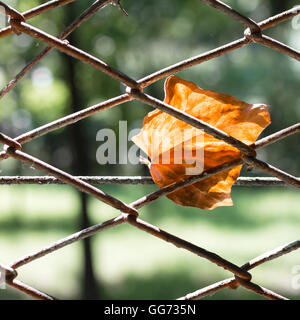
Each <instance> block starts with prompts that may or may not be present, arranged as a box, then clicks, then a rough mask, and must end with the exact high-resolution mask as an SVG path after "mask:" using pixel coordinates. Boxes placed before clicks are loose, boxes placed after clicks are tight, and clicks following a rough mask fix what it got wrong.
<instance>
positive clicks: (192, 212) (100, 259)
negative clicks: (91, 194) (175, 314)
mask: <svg viewBox="0 0 300 320" xmlns="http://www.w3.org/2000/svg"><path fill="white" fill-rule="evenodd" d="M101 188H102V189H103V190H104V191H105V192H107V193H110V194H112V195H114V196H116V197H118V198H119V199H121V200H123V201H125V202H127V203H129V202H131V201H133V200H135V199H136V198H138V197H140V196H143V195H145V194H146V193H148V192H150V191H151V190H154V189H155V187H154V186H102V187H101ZM233 200H234V206H233V207H224V208H217V209H215V210H213V211H202V210H198V209H194V208H186V207H180V206H177V205H176V204H174V203H173V202H171V201H170V200H168V199H166V198H163V199H159V200H158V201H156V202H154V203H152V204H150V205H148V206H146V207H145V208H143V209H142V210H141V218H142V219H144V220H146V221H148V222H150V223H152V224H154V225H156V226H158V227H160V228H161V229H164V230H166V231H168V232H170V233H172V234H175V235H177V236H179V237H182V238H183V239H185V240H188V241H191V242H193V243H194V244H197V245H199V246H201V247H203V248H205V249H207V250H210V251H213V252H215V253H217V254H219V255H221V256H222V257H224V258H226V259H229V260H230V261H232V262H233V263H236V264H238V265H241V264H243V263H245V262H246V261H248V260H249V259H251V258H254V257H255V256H257V255H260V254H261V253H263V252H265V251H267V250H271V249H274V248H276V247H277V246H280V245H283V244H285V243H287V242H290V241H293V240H295V239H297V238H299V222H300V215H299V209H298V202H299V196H298V194H297V190H294V189H292V188H256V189H253V188H245V187H235V188H234V189H233ZM0 203H1V214H0V248H1V250H0V263H3V264H5V263H6V264H9V263H11V262H12V261H14V260H15V259H17V258H19V257H21V256H23V255H26V254H28V253H30V252H32V251H34V250H37V249H39V248H41V247H43V246H46V245H49V244H50V243H52V242H54V241H56V240H59V239H60V238H63V237H65V236H68V235H70V234H71V233H73V232H76V231H78V230H79V227H78V225H79V222H78V221H79V219H78V218H79V200H78V198H77V193H76V192H75V191H74V190H73V189H72V188H71V187H68V186H53V185H47V186H13V187H12V186H11V187H6V186H5V187H4V186H1V190H0ZM89 211H90V217H91V219H92V222H93V224H94V223H100V222H103V221H105V220H107V219H110V218H112V217H115V216H117V215H118V212H117V210H115V209H112V208H111V207H109V206H107V205H105V204H103V203H100V202H99V201H97V200H95V199H93V198H90V199H89ZM92 245H93V258H94V269H95V274H96V277H97V280H98V282H99V293H100V295H101V297H102V298H104V299H108V298H109V299H174V298H178V297H180V296H182V295H185V294H187V293H189V292H191V291H194V290H197V289H199V288H201V287H203V286H206V285H209V284H212V283H213V282H216V281H220V280H222V279H224V278H226V277H230V276H231V274H230V273H229V272H227V271H225V270H223V269H221V268H219V267H217V266H215V265H213V264H212V263H210V262H208V261H206V260H204V259H202V258H199V257H197V256H195V255H193V254H191V253H189V252H187V251H185V250H182V249H178V248H176V247H174V246H173V245H172V244H169V243H166V242H164V241H162V240H160V239H157V238H155V237H153V236H151V235H149V234H146V233H144V232H142V231H140V230H138V229H136V228H134V227H133V226H131V225H127V224H126V225H125V224H124V225H120V226H118V227H115V228H112V229H109V230H105V231H104V232H102V233H99V234H97V235H95V236H93V237H92ZM82 249H83V247H82V242H79V243H75V244H72V245H70V246H67V247H65V248H63V249H61V250H59V251H56V252H54V253H52V254H50V255H47V256H45V257H43V258H41V259H39V260H37V261H34V262H32V263H30V264H28V265H25V266H23V267H21V268H20V269H19V279H20V280H23V281H24V282H26V283H27V284H29V285H31V286H33V287H36V288H38V289H40V290H42V291H45V292H47V293H49V294H50V295H54V296H57V297H58V298H61V299H76V298H80V296H81V276H82V275H81V272H82V261H83V251H82ZM298 264H300V259H299V253H298V252H297V251H295V252H293V253H290V254H289V255H286V256H284V257H281V258H279V259H276V260H274V261H272V262H268V263H266V264H264V265H261V266H259V267H258V268H256V269H255V270H253V271H252V274H253V281H254V282H256V283H258V284H261V285H262V286H264V287H267V288H269V289H271V290H275V291H277V292H278V293H281V294H283V295H286V296H288V297H290V298H294V299H299V298H300V290H295V289H293V288H292V285H291V282H292V277H293V274H292V268H293V267H294V266H295V265H298ZM11 298H13V299H24V298H27V297H26V296H25V295H23V294H19V293H18V292H17V291H16V290H14V289H11V288H7V290H0V299H11ZM257 298H259V297H258V296H257V295H255V294H253V293H251V292H249V291H247V290H245V289H242V288H240V289H237V290H230V289H227V290H224V291H221V292H219V293H218V294H216V295H214V296H211V297H207V299H257Z"/></svg>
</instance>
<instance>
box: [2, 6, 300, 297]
mask: <svg viewBox="0 0 300 320" xmlns="http://www.w3.org/2000/svg"><path fill="white" fill-rule="evenodd" d="M73 1H74V0H53V1H48V2H46V3H44V4H42V5H40V6H37V7H35V8H32V9H31V10H28V11H26V12H24V13H20V12H18V11H16V10H15V9H13V8H11V7H10V6H8V5H6V4H5V3H3V2H1V1H0V7H1V11H2V12H4V13H5V14H6V15H8V16H9V24H10V25H9V26H8V27H5V28H2V29H1V30H0V38H3V37H6V36H8V35H9V34H12V33H15V34H17V35H18V34H21V33H25V34H27V35H30V36H31V37H33V38H35V39H38V40H39V41H42V42H44V43H46V44H47V45H48V47H47V48H46V49H44V50H43V51H42V52H41V53H40V54H38V55H37V56H36V57H34V58H33V59H32V60H31V61H30V63H28V65H26V66H25V67H24V68H23V69H22V70H21V71H20V73H19V74H18V75H17V76H16V77H15V78H14V79H12V80H11V81H10V82H9V84H8V85H7V86H6V87H5V88H4V89H3V90H2V91H1V92H0V98H1V97H3V96H4V95H5V94H6V93H8V92H9V91H10V90H11V89H12V88H13V87H14V86H15V85H16V83H17V82H18V81H19V80H21V79H22V77H23V76H24V75H25V74H26V73H27V72H28V71H29V70H30V69H31V68H32V67H33V66H34V65H36V64H37V63H38V62H39V61H40V60H41V59H42V58H43V57H45V56H46V55H47V54H48V53H49V52H50V51H51V50H53V49H54V48H55V49H56V50H59V51H61V52H63V53H65V54H67V55H70V56H72V57H74V58H77V59H79V60H81V61H82V62H85V63H87V64H89V65H91V66H93V67H94V68H96V69H98V70H99V71H100V72H104V73H106V74H107V75H109V76H110V77H112V78H114V79H116V80H117V81H120V82H121V83H122V84H124V85H125V86H126V93H124V94H121V95H119V96H116V97H113V98H111V99H109V100H107V101H104V102H101V103H99V104H97V105H94V106H92V107H89V108H86V109H83V110H81V111H79V112H76V113H73V114H69V115H67V116H65V117H63V118H60V119H58V120H56V121H53V122H50V123H48V124H45V125H43V126H41V127H38V128H36V129H34V130H32V131H29V132H26V133H24V134H22V135H20V136H18V137H16V138H11V137H9V136H7V135H5V134H4V133H0V142H1V143H2V144H4V148H3V151H2V152H0V161H1V160H3V159H6V158H9V157H12V158H14V159H17V160H19V161H21V162H23V163H27V164H29V165H30V166H31V167H34V168H37V169H39V170H41V171H42V172H45V173H46V174H48V175H49V176H44V177H2V178H1V179H0V183H1V184H32V183H38V184H43V183H66V184H69V185H71V186H73V187H75V188H77V189H78V190H80V191H82V192H85V193H87V194H89V195H91V196H93V197H95V198H97V199H98V200H99V201H103V202H105V203H106V204H108V205H110V206H112V207H114V208H115V209H117V210H119V211H120V212H121V214H120V215H119V216H117V217H115V218H114V219H110V220H108V221H105V222H103V223H101V224H97V225H94V226H91V227H89V228H87V229H84V230H81V231H79V232H77V233H75V234H72V235H70V236H68V237H66V238H64V239H61V240H59V241H57V242H55V243H52V244H50V245H49V246H47V247H43V248H41V249H40V250H37V251H35V252H33V253H30V254H28V255H26V256H24V257H21V258H20V259H18V260H16V261H14V262H13V263H11V264H10V265H0V271H1V274H2V275H3V274H4V275H5V281H6V283H7V284H8V285H9V286H12V287H14V288H16V289H17V290H20V291H22V292H25V293H26V294H28V295H30V296H32V297H34V298H37V299H54V298H53V297H51V296H49V295H47V294H45V293H43V292H41V291H39V290H37V289H35V288H32V287H30V286H28V285H27V284H25V283H23V282H21V281H19V280H18V279H17V275H18V274H17V270H18V268H19V267H21V266H23V265H25V264H28V263H30V262H32V261H34V260H36V259H39V258H41V257H43V256H45V255H48V254H51V253H52V252H54V251H56V250H59V249H61V248H63V247H65V246H67V245H70V244H72V243H74V242H76V241H80V240H82V239H84V238H86V237H90V236H92V235H94V234H96V233H99V232H102V231H104V230H106V229H108V228H112V227H114V226H117V225H120V224H123V223H129V224H131V225H133V226H135V227H136V228H138V229H140V230H143V231H145V232H147V233H149V234H151V235H152V236H154V237H157V238H159V239H161V240H163V241H167V242H169V243H171V244H173V245H175V246H176V247H178V248H183V249H185V250H187V251H189V252H191V253H193V254H195V255H198V256H199V257H201V258H204V259H207V260H209V261H210V262H211V263H213V264H216V265H218V266H219V267H221V268H224V269H226V270H228V271H230V272H232V274H233V277H232V278H229V279H225V280H223V281H220V282H217V283H214V284H212V285H209V286H207V287H204V288H202V289H199V290H197V291H195V292H191V293H188V294H184V293H183V294H184V296H183V297H181V298H179V299H184V300H185V299H199V298H202V297H205V296H207V295H211V294H213V293H215V292H217V291H219V290H222V289H223V288H236V287H238V286H242V287H244V288H246V289H248V290H251V291H254V292H256V293H257V294H259V295H262V296H264V297H267V298H269V299H286V298H285V297H283V296H281V295H280V294H278V293H276V292H273V291H271V290H269V289H266V288H264V287H262V286H260V285H258V284H256V283H254V282H252V281H251V278H252V276H251V274H250V272H249V271H250V270H251V269H253V268H255V267H257V266H259V265H261V264H263V263H266V262H268V261H270V260H273V259H276V258H278V257H280V256H282V255H285V254H287V253H289V252H291V251H293V250H296V249H298V248H299V247H300V240H297V241H294V242H292V243H288V244H285V245H283V246H281V247H279V248H276V249H274V250H272V251H269V252H266V253H264V254H262V255H260V256H258V257H256V258H254V259H252V260H250V261H248V262H246V263H245V264H243V265H242V266H237V265H236V264H234V263H232V262H230V261H229V260H226V259H225V258H223V257H221V256H220V255H217V254H215V253H214V252H210V251H208V250H206V249H204V248H201V247H200V246H197V245H195V244H193V243H190V242H188V241H185V240H184V239H181V238H179V237H177V236H175V235H173V234H171V233H168V232H167V231H164V230H161V229H160V228H158V227H157V226H154V225H151V224H149V223H147V222H146V221H143V220H142V219H140V218H139V212H138V209H140V208H141V207H143V206H145V205H147V204H149V203H151V202H153V201H155V200H156V199H158V198H160V197H163V196H165V195H167V194H169V193H171V192H173V191H175V190H178V189H180V188H182V187H184V186H187V185H189V184H192V183H194V182H196V181H201V180H203V179H205V178H207V177H210V176H212V175H214V174H216V173H219V172H222V171H224V170H226V169H229V168H232V167H235V166H237V165H239V164H243V163H244V164H246V165H248V166H251V167H254V168H257V169H260V170H262V171H265V172H266V173H268V174H270V175H272V176H273V177H274V178H239V179H238V181H237V184H238V185H252V186H256V185H292V186H294V187H296V188H299V187H300V180H299V179H298V178H296V177H294V176H292V175H291V174H289V173H286V172H284V171H282V170H280V169H278V168H276V167H273V166H272V165H270V164H268V163H266V162H264V161H261V160H259V159H257V157H256V152H255V150H256V149H258V148H262V147H264V146H266V145H269V144H272V143H274V142H275V141H278V140H280V139H283V138H285V137H287V136H289V135H292V134H295V133H297V132H299V131H300V124H299V123H298V124H296V125H292V126H290V127H288V128H286V129H283V130H281V131H278V132H275V133H273V134H271V135H269V136H267V137H265V138H263V139H260V140H258V141H257V142H255V143H254V144H253V145H251V146H248V145H246V144H244V143H242V142H241V141H239V140H237V139H235V138H233V137H231V136H229V135H227V134H226V133H224V132H222V131H220V130H219V129H217V128H215V127H213V126H210V125H208V124H207V123H205V122H203V121H201V120H198V119H196V118H194V117H192V116H190V115H189V114H187V113H185V112H182V111H180V110H178V109H175V108H173V107H171V106H170V105H168V104H166V103H164V102H162V101H160V100H158V99H156V98H155V97H153V96H151V95H148V94H146V93H144V92H143V88H145V87H147V86H149V85H150V84H152V83H154V82H156V81H158V80H161V79H163V78H165V77H167V76H169V75H171V74H174V73H176V72H178V71H181V70H184V69H187V68H189V67H192V66H194V65H198V64H200V63H202V62H204V61H208V60H210V59H213V58H216V57H218V56H221V55H223V54H225V53H227V52H230V51H233V50H236V49H238V48H241V47H244V46H247V45H249V44H250V43H253V42H256V43H259V44H261V45H263V46H266V47H269V48H271V49H273V50H276V51H279V52H281V53H282V54H285V55H288V56H289V57H291V58H292V59H295V60H296V61H298V62H299V61H300V52H299V51H297V50H295V49H293V48H291V47H289V46H287V45H285V44H283V43H281V42H279V41H277V40H275V39H273V38H271V37H269V36H266V35H265V34H264V33H263V31H264V30H265V29H267V28H270V27H272V26H275V25H277V24H279V23H281V22H283V21H285V20H287V19H290V18H292V17H294V16H296V15H298V14H299V13H300V6H299V5H298V6H296V7H294V8H292V9H290V10H288V11H285V12H282V13H280V14H278V15H276V16H273V17H270V18H268V19H266V20H263V21H261V22H259V23H256V22H255V21H253V20H252V19H250V18H248V17H246V16H244V15H242V14H240V13H239V12H237V11H236V10H234V9H232V8H231V7H230V6H228V5H227V4H224V3H222V2H221V1H216V0H202V2H204V3H205V4H207V5H208V6H211V7H213V8H215V9H216V10H219V11H222V12H223V13H225V14H226V15H228V16H229V17H230V18H231V19H235V20H237V21H238V22H239V23H240V24H242V25H243V26H244V27H245V28H246V29H245V32H244V35H243V36H242V37H241V38H240V39H239V40H236V41H233V42H230V43H228V44H226V45H224V46H221V47H218V48H216V49H214V50H211V51H208V52H205V53H202V54H200V55H198V56H195V57H192V58H189V59H186V60H184V61H180V62H178V63H176V64H175V65H171V66H169V67H167V68H164V69H162V70H159V71H157V72H155V73H152V74H150V75H147V76H145V77H144V78H142V79H140V80H138V81H136V80H134V79H133V78H131V77H130V76H128V75H126V74H123V73H122V72H120V71H118V70H116V69H114V68H113V67H111V66H109V65H108V64H107V63H105V62H104V61H102V60H100V59H99V58H96V57H94V56H93V55H91V54H89V53H87V52H84V51H82V50H80V49H79V48H76V47H75V46H72V44H70V43H69V42H68V41H67V40H65V39H66V38H67V36H68V35H70V33H72V32H73V31H74V30H75V29H76V28H77V27H79V26H80V25H81V24H82V23H83V22H84V21H86V20H87V19H89V18H90V17H91V16H92V15H93V14H94V13H96V12H97V11H98V10H99V9H101V8H103V7H104V6H105V5H107V4H109V3H113V4H116V5H117V6H119V7H120V9H121V10H122V11H123V12H124V13H125V14H126V12H125V11H124V9H123V8H122V6H121V4H120V1H118V0H98V1H95V2H94V3H93V4H92V5H91V6H90V7H89V8H88V9H86V10H85V11H84V12H83V13H82V14H81V15H80V16H79V17H78V18H77V19H75V20H74V21H73V22H72V23H71V24H70V25H69V26H68V27H67V28H66V29H65V30H64V31H63V32H62V33H61V34H60V35H59V36H58V37H54V36H52V35H50V34H48V33H47V32H45V31H43V30H41V29H39V28H36V27H33V26H32V25H30V24H29V23H27V20H29V19H30V18H32V17H34V16H37V15H39V14H42V13H44V12H47V11H48V10H51V9H54V8H56V7H59V6H63V5H66V4H68V3H70V2H73ZM195 1H196V0H195ZM134 99H136V100H138V101H141V102H143V103H145V104H147V105H150V106H151V107H154V108H158V109H160V110H162V111H163V112H166V113H168V114H170V115H172V116H174V117H176V118H177V119H180V120H182V121H185V122H186V123H188V124H190V125H192V126H194V127H196V128H198V129H203V130H204V131H205V132H207V133H209V134H210V135H212V136H214V137H215V138H218V139H222V140H223V141H225V142H226V143H228V144H230V145H232V146H234V147H236V148H238V149H239V150H240V151H241V154H242V156H241V158H240V159H239V160H235V161H232V162H229V163H226V164H224V165H221V166H218V167H215V168H213V169H209V170H207V171H204V172H203V173H201V174H199V175H195V176H192V177H190V178H188V179H186V180H182V181H180V182H177V183H173V184H171V185H168V186H166V187H163V188H160V189H158V190H156V191H154V192H152V193H150V194H148V195H146V196H144V197H142V198H140V199H138V200H136V201H134V202H132V203H130V204H126V203H124V202H122V201H120V200H118V199H117V198H115V197H113V196H110V195H108V194H106V193H104V192H102V191H101V190H100V189H98V188H96V187H95V186H93V184H98V183H100V182H101V183H123V184H124V183H125V184H138V183H152V180H151V178H149V177H127V178H122V177H119V178H118V177H115V178H105V177H77V176H72V175H70V174H68V173H67V172H64V171H62V170H60V169H58V168H56V167H54V166H51V165H49V164H48V163H46V162H44V161H42V160H40V159H38V158H36V157H33V156H31V155H30V154H27V153H25V152H23V151H22V145H23V144H25V143H28V142H30V141H32V140H33V139H35V138H38V137H40V136H42V135H45V134H47V133H49V132H52V131H54V130H57V129H59V128H61V127H64V126H67V125H69V124H72V123H74V122H76V121H79V120H81V119H84V118H86V117H88V116H90V115H93V114H95V113H98V112H101V111H102V110H107V109H109V108H111V107H113V106H116V105H120V104H122V103H125V102H127V101H130V100H134Z"/></svg>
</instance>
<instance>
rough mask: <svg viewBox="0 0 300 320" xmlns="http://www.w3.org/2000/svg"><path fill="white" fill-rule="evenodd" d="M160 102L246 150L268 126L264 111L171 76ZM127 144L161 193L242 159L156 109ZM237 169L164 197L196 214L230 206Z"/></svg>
mask: <svg viewBox="0 0 300 320" xmlns="http://www.w3.org/2000/svg"><path fill="white" fill-rule="evenodd" d="M164 102H166V103H167V104H169V105H171V106H173V107H176V108H178V109H180V110H182V111H184V112H186V113H188V114H190V115H192V116H194V117H196V118H198V119H200V120H202V121H205V122H206V123H208V124H210V125H212V126H214V127H216V128H218V129H220V130H222V131H224V132H226V133H228V134H229V135H231V136H233V137H234V138H236V139H238V140H240V141H242V142H244V143H245V144H247V145H251V144H252V143H254V142H255V140H256V139H257V138H258V136H259V135H260V133H261V132H262V131H263V129H264V128H266V127H267V126H268V125H269V124H270V115H269V112H268V106H266V105H263V104H254V105H251V104H248V103H246V102H243V101H240V100H238V99H236V98H234V97H231V96H229V95H226V94H221V93H217V92H213V91H209V90H203V89H201V88H199V87H197V86H196V85H195V84H194V83H192V82H189V81H185V80H182V79H180V78H178V77H176V76H170V77H169V78H168V79H167V80H166V82H165V99H164ZM132 140H133V142H134V143H135V144H136V145H138V146H139V147H140V148H141V149H142V150H143V151H144V152H145V153H146V154H147V155H148V156H149V158H150V159H151V163H150V173H151V175H152V178H153V180H154V182H155V183H156V184H157V185H158V186H160V187H163V186H166V185H169V184H171V183H174V182H177V181H179V180H182V179H186V178H187V177H188V176H190V175H192V174H200V173H201V171H203V170H207V169H210V168H213V167H216V166H219V165H222V164H224V163H227V162H230V161H232V160H236V159H238V158H239V157H240V155H241V153H240V151H239V150H238V149H236V148H235V147H233V146H231V145H229V144H227V143H225V142H223V141H222V140H218V139H216V138H214V137H213V136H211V135H209V134H207V133H204V132H203V131H202V130H199V129H196V128H194V127H192V126H191V125H189V124H187V123H185V122H183V121H181V120H178V119H176V118H175V117H173V116H171V115H169V114H167V113H165V112H162V111H160V110H159V109H156V110H154V111H152V112H150V113H148V115H147V116H146V117H145V118H144V123H143V129H142V131H141V132H140V133H139V134H138V135H136V136H134V137H133V138H132ZM166 160H167V161H166ZM241 167H242V166H237V167H234V168H232V169H228V170H225V171H223V172H220V173H218V174H216V175H214V176H212V177H209V178H206V179H204V180H202V181H199V182H196V183H194V184H192V185H189V186H186V187H184V188H181V189H179V190H177V191H174V192H172V193H170V194H169V195H168V196H167V197H168V198H169V199H171V200H173V201H174V202H176V203H177V204H180V205H183V206H191V207H198V208H201V209H214V208H216V207H218V206H231V205H232V200H231V197H230V193H231V187H232V185H233V184H234V182H235V181H236V179H237V178H238V176H239V174H240V171H241ZM195 169H197V170H195ZM199 169H200V171H199ZM193 170H194V171H193Z"/></svg>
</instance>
